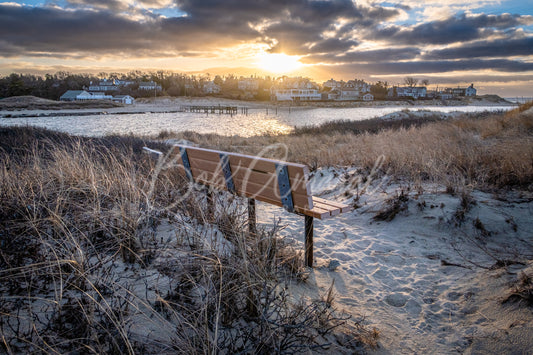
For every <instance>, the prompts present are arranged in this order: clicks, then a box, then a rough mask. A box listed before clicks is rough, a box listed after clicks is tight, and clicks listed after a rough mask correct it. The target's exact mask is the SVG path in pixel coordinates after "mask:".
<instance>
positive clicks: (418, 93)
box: [396, 86, 427, 99]
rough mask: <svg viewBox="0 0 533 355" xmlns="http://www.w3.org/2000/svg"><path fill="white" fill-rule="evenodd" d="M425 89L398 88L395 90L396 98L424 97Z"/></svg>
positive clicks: (419, 87)
mask: <svg viewBox="0 0 533 355" xmlns="http://www.w3.org/2000/svg"><path fill="white" fill-rule="evenodd" d="M426 93H427V88H426V87H425V86H414V87H411V86H399V87H397V88H396V96H397V97H412V98H413V99H418V98H421V97H426Z"/></svg>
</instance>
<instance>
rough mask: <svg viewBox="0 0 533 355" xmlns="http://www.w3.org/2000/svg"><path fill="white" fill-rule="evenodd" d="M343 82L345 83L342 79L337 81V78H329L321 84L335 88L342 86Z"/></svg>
mask: <svg viewBox="0 0 533 355" xmlns="http://www.w3.org/2000/svg"><path fill="white" fill-rule="evenodd" d="M344 84H345V83H344V81H342V80H341V81H337V80H333V79H329V80H328V81H326V82H325V83H324V84H322V86H324V87H327V88H331V89H337V88H341V87H343V86H344Z"/></svg>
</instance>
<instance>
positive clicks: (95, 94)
mask: <svg viewBox="0 0 533 355" xmlns="http://www.w3.org/2000/svg"><path fill="white" fill-rule="evenodd" d="M90 94H91V97H90V98H88V99H87V100H112V99H113V96H112V95H106V94H105V93H104V92H92V93H90Z"/></svg>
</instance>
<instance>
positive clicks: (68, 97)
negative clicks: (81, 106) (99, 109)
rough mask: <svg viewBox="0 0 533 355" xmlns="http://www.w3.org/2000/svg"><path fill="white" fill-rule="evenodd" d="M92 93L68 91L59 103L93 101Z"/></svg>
mask: <svg viewBox="0 0 533 355" xmlns="http://www.w3.org/2000/svg"><path fill="white" fill-rule="evenodd" d="M91 99H92V95H91V93H89V92H87V91H85V90H68V91H67V92H65V93H64V94H63V95H61V97H60V98H59V101H80V100H91Z"/></svg>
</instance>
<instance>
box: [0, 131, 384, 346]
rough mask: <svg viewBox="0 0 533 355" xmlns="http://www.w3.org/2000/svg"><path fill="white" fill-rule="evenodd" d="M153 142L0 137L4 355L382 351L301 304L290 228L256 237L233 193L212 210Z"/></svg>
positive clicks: (300, 275)
mask: <svg viewBox="0 0 533 355" xmlns="http://www.w3.org/2000/svg"><path fill="white" fill-rule="evenodd" d="M146 143H147V142H146V141H144V140H142V139H139V138H135V137H131V136H126V137H119V136H110V137H105V138H102V139H97V138H83V137H72V136H69V135H66V134H63V133H58V132H52V131H48V130H44V129H38V128H31V127H19V128H16V127H13V128H1V129H0V162H1V165H0V245H1V248H0V294H1V297H0V334H1V336H0V352H2V353H9V354H16V353H111V354H118V353H120V354H124V353H128V354H134V353H188V354H192V353H220V352H221V353H239V352H240V353H294V352H301V351H312V350H317V351H319V350H323V351H326V350H327V349H332V347H334V346H335V345H334V344H335V342H334V341H333V340H334V339H335V337H337V336H338V335H339V334H341V335H342V336H343V337H344V338H345V339H349V341H346V342H344V343H343V344H342V347H343V348H344V349H350V351H352V352H357V351H362V349H364V347H365V346H375V345H376V338H377V335H378V332H377V331H376V330H370V329H367V328H365V327H364V326H363V325H362V320H355V319H351V318H350V317H349V316H348V315H346V314H344V313H342V312H340V311H338V310H336V309H335V307H334V306H332V303H333V300H332V299H331V297H327V296H325V297H324V298H323V299H320V298H319V299H308V298H301V299H300V298H298V299H297V298H294V297H293V296H292V295H291V293H290V287H289V286H290V285H291V284H293V283H299V282H305V279H306V275H307V272H306V271H305V269H304V267H303V260H302V256H301V252H300V251H298V250H297V249H296V248H295V246H294V245H292V244H291V243H290V242H289V241H288V240H286V239H283V238H281V237H279V233H278V232H279V228H280V227H278V226H274V227H273V228H271V229H268V230H265V229H260V230H259V231H258V235H257V237H254V238H251V237H250V235H249V234H248V232H247V228H246V219H245V216H244V215H245V213H244V206H245V203H244V202H243V201H240V200H239V199H235V198H231V197H229V196H227V195H216V199H217V202H218V203H217V206H218V207H217V210H216V211H214V213H213V214H207V213H206V212H205V211H206V208H205V194H204V192H203V191H201V190H200V191H194V193H188V191H189V190H188V186H187V184H185V182H184V180H183V178H181V177H180V176H179V175H177V174H176V172H175V171H172V170H168V169H164V168H162V167H161V166H158V165H157V164H156V163H155V162H154V161H153V160H152V159H150V158H149V157H148V156H146V155H144V154H142V153H141V151H142V149H141V147H142V146H143V145H145V144H146ZM151 146H152V147H154V148H160V149H163V146H162V145H161V146H159V145H158V144H157V143H153V142H152V143H151ZM239 201H240V202H239ZM324 300H325V301H324ZM337 343H338V342H337ZM365 344H366V345H365Z"/></svg>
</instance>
